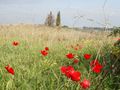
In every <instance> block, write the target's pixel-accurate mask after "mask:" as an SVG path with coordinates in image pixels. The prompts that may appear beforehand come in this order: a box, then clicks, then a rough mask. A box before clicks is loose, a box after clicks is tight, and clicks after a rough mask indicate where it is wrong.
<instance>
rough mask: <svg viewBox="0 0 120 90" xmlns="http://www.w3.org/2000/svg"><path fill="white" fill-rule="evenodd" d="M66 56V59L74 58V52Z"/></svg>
mask: <svg viewBox="0 0 120 90" xmlns="http://www.w3.org/2000/svg"><path fill="white" fill-rule="evenodd" d="M66 57H67V58H68V59H73V58H74V54H72V53H69V54H67V55H66Z"/></svg>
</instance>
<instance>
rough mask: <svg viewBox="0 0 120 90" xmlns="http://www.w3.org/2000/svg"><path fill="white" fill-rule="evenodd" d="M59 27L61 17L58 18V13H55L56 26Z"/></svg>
mask: <svg viewBox="0 0 120 90" xmlns="http://www.w3.org/2000/svg"><path fill="white" fill-rule="evenodd" d="M60 25H61V16H60V11H59V12H58V13H57V18H56V26H60Z"/></svg>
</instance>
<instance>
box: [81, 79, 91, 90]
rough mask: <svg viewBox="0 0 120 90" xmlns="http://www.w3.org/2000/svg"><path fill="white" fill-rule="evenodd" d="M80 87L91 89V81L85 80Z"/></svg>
mask: <svg viewBox="0 0 120 90" xmlns="http://www.w3.org/2000/svg"><path fill="white" fill-rule="evenodd" d="M80 85H81V87H82V88H84V89H87V88H89V87H90V81H89V80H86V79H84V80H83V81H82V82H81V83H80Z"/></svg>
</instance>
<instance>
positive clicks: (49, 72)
mask: <svg viewBox="0 0 120 90" xmlns="http://www.w3.org/2000/svg"><path fill="white" fill-rule="evenodd" d="M108 34H109V32H107V31H83V30H81V31H76V30H73V29H68V28H57V27H47V26H43V25H29V24H28V25H27V24H26V25H0V90H84V89H83V88H82V87H81V86H80V84H79V83H78V82H75V81H72V80H71V79H69V78H67V77H66V76H65V75H63V74H62V73H61V71H60V67H61V66H68V65H72V66H73V67H74V68H75V70H77V71H79V72H80V73H81V79H80V81H82V80H83V79H84V78H86V79H88V80H89V81H90V83H91V84H90V87H89V88H88V89H87V90H114V89H112V85H113V82H112V76H111V75H110V74H107V75H105V74H104V73H105V70H108V71H109V70H110V67H109V65H110V62H109V61H110V52H111V48H112V47H113V44H114V42H115V41H116V39H115V38H113V37H109V38H108V37H107V35H108ZM14 41H17V42H19V44H18V45H17V46H14V45H12V43H13V42H14ZM45 47H49V51H48V55H47V56H42V55H41V53H40V51H41V50H43V49H44V48H45ZM75 47H79V49H78V50H75ZM68 53H74V54H75V58H76V59H79V60H80V61H79V63H77V64H74V63H73V61H72V60H69V59H68V58H67V57H66V54H68ZM85 53H88V54H91V55H92V56H91V58H90V59H89V60H85V58H84V57H83V56H84V54H85ZM95 59H98V60H99V62H100V63H101V64H102V65H103V62H104V60H106V61H108V64H109V65H106V64H105V65H103V69H102V72H101V73H99V74H96V73H94V72H92V71H91V70H90V66H89V63H90V61H92V60H95ZM8 64H9V65H10V66H11V67H12V68H13V69H14V72H15V74H14V75H12V74H10V73H9V72H7V70H6V69H5V66H7V65H8ZM104 76H105V78H103V77H104ZM115 90H117V89H115Z"/></svg>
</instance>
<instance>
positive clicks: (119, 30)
mask: <svg viewBox="0 0 120 90" xmlns="http://www.w3.org/2000/svg"><path fill="white" fill-rule="evenodd" d="M108 36H115V37H116V36H120V27H114V28H113V30H112V31H111V33H110V34H109V35H108Z"/></svg>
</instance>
